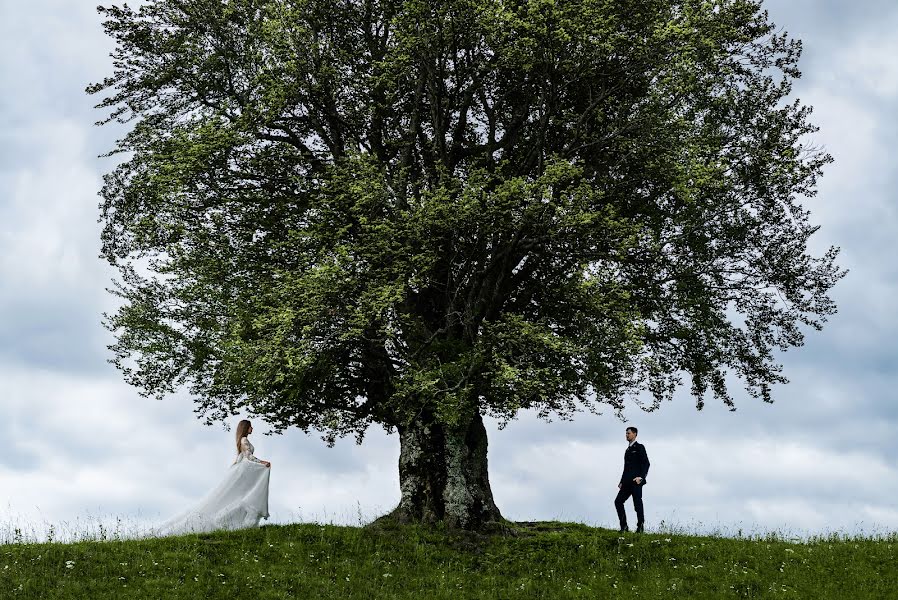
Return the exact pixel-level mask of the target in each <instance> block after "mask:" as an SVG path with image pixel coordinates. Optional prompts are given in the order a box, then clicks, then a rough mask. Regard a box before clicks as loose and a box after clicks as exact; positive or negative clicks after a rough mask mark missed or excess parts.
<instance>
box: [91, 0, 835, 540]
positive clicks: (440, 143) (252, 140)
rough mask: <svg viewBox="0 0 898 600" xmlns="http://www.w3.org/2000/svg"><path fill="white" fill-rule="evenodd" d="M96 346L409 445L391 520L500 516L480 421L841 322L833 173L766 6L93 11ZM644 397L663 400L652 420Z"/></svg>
mask: <svg viewBox="0 0 898 600" xmlns="http://www.w3.org/2000/svg"><path fill="white" fill-rule="evenodd" d="M99 10H100V12H101V13H102V14H104V15H105V23H104V26H105V30H106V32H107V33H108V34H109V35H110V36H112V38H114V40H115V42H116V47H115V51H114V53H113V55H112V56H113V59H114V73H113V75H112V76H111V77H109V78H107V79H105V80H104V81H103V82H101V83H98V84H94V85H91V86H90V87H88V92H89V93H100V92H104V93H105V94H106V96H105V98H104V99H103V100H102V101H101V102H100V104H99V105H98V107H99V108H103V109H107V110H108V111H109V112H108V113H107V117H106V118H105V119H104V120H103V121H101V123H108V122H110V121H114V120H115V121H119V122H122V123H132V124H133V127H132V128H131V129H130V130H129V132H128V133H127V134H126V135H125V136H124V137H123V138H122V139H121V140H120V141H119V142H118V143H117V144H116V146H115V148H114V149H113V151H112V152H111V153H110V154H122V155H123V162H121V164H120V165H119V166H118V167H117V168H115V170H113V171H112V172H110V173H109V174H108V175H107V176H106V177H105V185H104V187H103V190H102V198H103V201H102V202H101V205H100V208H101V213H102V217H101V221H102V222H103V224H104V229H103V233H102V256H103V257H105V258H106V259H107V260H108V261H109V262H110V263H111V264H113V265H115V266H116V267H117V268H118V269H119V272H120V279H119V280H117V281H116V282H115V287H114V290H113V291H114V293H116V294H117V295H118V296H119V297H120V298H121V300H122V302H121V307H120V308H119V309H118V310H117V312H115V313H114V314H113V315H111V316H110V315H106V321H105V324H106V326H107V327H108V328H110V329H111V330H112V331H113V332H114V333H115V335H116V342H115V344H113V345H112V346H110V348H111V349H112V350H113V351H114V355H115V358H114V359H113V362H114V363H115V364H116V365H117V366H118V367H119V368H120V369H121V370H122V372H123V375H124V377H125V379H126V380H127V381H128V382H129V383H131V384H133V385H135V386H137V387H138V388H139V389H140V390H141V392H142V393H143V394H144V395H155V396H159V397H162V396H165V395H167V394H169V393H172V392H174V391H175V390H177V389H180V388H183V387H187V388H188V389H189V391H190V392H191V393H192V395H193V396H194V397H195V399H196V403H197V409H196V410H197V412H198V413H199V414H200V415H201V416H203V417H205V418H206V420H207V422H212V421H214V420H217V419H222V418H226V417H230V416H232V415H234V414H237V413H239V412H247V413H249V414H252V415H253V416H256V417H259V418H262V419H264V420H265V421H266V422H267V423H268V424H270V425H271V427H272V428H273V430H274V431H275V432H278V433H280V432H283V431H285V430H287V429H288V428H291V427H296V428H299V429H301V430H303V431H305V432H308V431H309V430H312V429H314V430H317V431H319V432H321V433H322V435H323V437H324V439H325V440H326V441H328V443H330V444H333V443H334V440H335V439H337V438H338V437H342V436H346V435H349V434H354V435H355V436H356V438H357V441H358V443H361V441H362V436H363V435H364V433H365V431H366V429H367V428H368V427H369V426H370V425H372V424H376V425H380V426H383V427H385V428H386V429H387V431H391V432H392V431H396V432H398V434H399V439H400V446H401V454H400V459H399V474H400V482H401V491H402V499H401V502H400V504H399V506H398V507H397V509H396V510H395V511H394V512H393V513H392V516H393V517H395V518H398V519H399V520H400V521H425V522H433V521H439V520H442V521H445V522H446V523H448V524H449V525H450V526H455V527H463V528H481V527H486V526H488V525H489V524H490V523H493V522H497V521H500V520H501V515H500V512H499V510H498V509H497V507H496V505H495V503H494V501H493V498H492V493H491V490H490V485H489V479H488V474H487V435H486V430H485V428H484V425H483V421H482V417H483V416H484V415H490V416H492V417H495V418H497V419H498V420H499V422H500V423H501V424H502V425H503V426H504V424H507V423H508V421H509V420H511V419H513V418H514V417H515V415H516V414H517V413H518V411H520V410H522V409H530V410H535V411H536V412H537V413H538V414H539V415H540V416H541V417H546V418H550V417H556V418H557V417H560V418H565V419H567V418H572V417H573V415H574V414H575V413H576V412H578V411H581V410H591V411H593V412H601V409H603V407H606V406H610V407H611V408H612V409H613V410H614V411H616V412H617V413H618V414H621V411H623V409H624V406H625V402H626V400H627V399H628V398H632V399H634V400H636V402H637V403H639V405H640V406H641V407H642V408H643V409H644V410H654V409H655V408H657V407H658V406H659V405H660V404H661V403H662V402H663V401H665V400H667V399H670V397H671V396H672V394H673V392H674V390H675V389H676V388H677V387H678V386H679V385H681V384H682V383H683V376H684V375H688V376H689V378H690V380H691V390H692V393H693V395H694V397H695V398H696V402H697V407H698V408H699V409H701V407H702V406H703V401H704V400H703V398H704V396H705V393H706V391H707V390H708V388H710V390H711V391H712V392H713V395H714V396H716V397H717V398H718V399H720V400H722V401H723V402H725V403H726V404H727V405H729V406H730V407H732V408H735V407H734V406H733V399H732V397H731V396H730V393H729V391H728V389H727V386H726V385H725V379H724V376H725V374H726V372H727V371H730V372H732V373H735V374H736V375H738V376H739V377H740V378H743V379H744V381H745V386H746V389H747V390H748V392H749V393H750V394H751V395H752V396H753V397H760V398H762V399H763V400H764V401H766V402H770V401H771V392H770V386H771V385H772V384H776V383H787V379H786V378H785V377H783V376H782V375H781V374H780V373H781V371H782V367H781V365H778V364H777V363H776V361H775V360H774V358H773V356H772V350H773V348H774V347H778V348H780V349H781V350H786V349H787V348H788V347H790V346H800V345H801V344H802V343H803V333H802V332H801V331H800V329H799V324H805V325H810V326H812V327H813V328H815V329H820V328H821V326H822V323H823V322H825V321H826V316H827V315H830V314H833V313H834V312H835V306H834V304H833V302H832V301H831V300H830V299H829V298H828V296H827V292H828V291H829V289H830V288H832V287H833V286H834V285H835V283H836V282H837V280H838V279H840V278H841V277H842V276H843V275H844V274H845V271H840V270H839V269H838V267H837V266H836V265H835V262H834V261H835V259H836V257H837V254H838V248H830V249H829V250H828V251H827V252H826V253H825V254H824V255H823V256H821V257H814V256H811V255H810V254H809V252H808V239H809V237H810V236H811V235H812V234H813V233H814V232H815V231H816V230H817V229H818V227H817V226H812V225H811V224H810V222H809V218H808V217H809V212H808V211H807V210H806V209H804V208H803V207H802V206H801V205H800V203H799V200H800V199H801V198H802V197H807V198H809V197H812V196H813V195H814V194H815V189H816V180H817V178H818V177H819V176H820V174H821V172H822V168H823V166H824V165H825V164H826V163H828V162H829V161H830V160H831V158H830V156H829V155H827V154H825V153H824V152H823V151H822V150H820V149H818V148H815V147H813V146H811V145H808V136H809V135H810V134H812V133H813V132H814V131H816V128H815V127H814V126H813V125H812V124H810V123H809V121H808V117H809V113H810V108H808V107H806V106H803V105H801V104H800V103H799V101H797V100H795V101H791V102H789V101H787V97H788V96H789V94H790V92H791V82H792V81H793V80H794V79H795V78H797V77H799V76H800V72H799V71H798V69H797V61H798V58H799V54H800V49H801V45H800V42H799V41H795V40H791V39H790V38H789V37H788V36H787V34H785V33H777V32H776V30H775V28H774V25H773V24H772V23H770V22H769V20H768V15H767V13H766V12H764V11H762V10H761V6H760V2H759V1H753V0H717V1H715V2H710V1H706V0H679V1H671V0H663V1H662V0H632V1H623V2H621V1H615V2H609V1H607V0H570V1H562V0H446V1H440V2H436V1H433V0H154V1H151V2H149V3H147V4H146V5H144V6H142V7H141V8H140V9H139V10H134V9H131V8H128V7H127V6H123V7H110V8H103V7H101V8H100V9H99ZM644 391H649V392H650V393H651V397H652V398H653V400H652V401H650V402H646V401H643V400H641V398H642V397H643V396H641V395H639V393H640V392H644Z"/></svg>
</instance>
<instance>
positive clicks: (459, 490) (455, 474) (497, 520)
mask: <svg viewBox="0 0 898 600" xmlns="http://www.w3.org/2000/svg"><path fill="white" fill-rule="evenodd" d="M399 444H400V451H399V486H400V488H401V490H402V498H401V500H400V501H399V506H397V507H396V509H395V510H394V511H393V512H392V513H391V514H390V515H387V518H392V519H396V520H397V521H399V522H400V523H412V522H418V523H436V522H439V521H443V522H444V523H445V524H446V525H447V526H448V527H450V528H453V529H467V530H483V529H491V528H493V527H495V526H498V525H500V524H501V523H502V522H503V519H502V515H501V514H500V513H499V509H498V508H496V504H495V502H493V492H492V490H491V489H490V482H489V475H488V473H487V461H486V449H487V437H486V428H485V427H484V426H483V419H482V418H481V416H480V414H479V413H478V414H475V415H474V417H473V418H472V419H471V420H470V421H467V422H464V423H462V424H460V425H459V426H457V427H450V426H447V425H444V424H441V423H437V422H436V421H435V420H434V419H433V417H432V415H429V414H423V413H422V415H421V416H420V417H419V418H418V419H417V420H416V421H414V422H413V423H412V424H411V425H409V426H407V427H401V428H400V429H399Z"/></svg>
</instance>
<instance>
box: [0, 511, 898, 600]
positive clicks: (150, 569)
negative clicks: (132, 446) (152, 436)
mask: <svg viewBox="0 0 898 600" xmlns="http://www.w3.org/2000/svg"><path fill="white" fill-rule="evenodd" d="M102 538H106V539H102ZM896 549H898V534H888V535H884V536H878V537H875V538H873V537H866V538H859V537H848V536H842V535H837V534H834V535H829V536H827V537H817V538H810V539H806V540H802V541H794V540H789V539H783V538H782V537H780V536H778V535H776V534H768V535H765V536H755V537H745V538H738V537H737V538H729V537H715V536H698V535H689V534H688V533H683V532H677V533H673V532H661V533H658V532H655V533H652V532H648V533H645V534H635V533H623V534H622V533H619V532H617V531H614V530H609V529H601V528H594V527H588V526H586V525H581V524H575V523H562V522H539V523H518V524H514V525H513V527H512V528H511V530H510V531H509V533H507V534H504V535H493V536H480V535H472V534H459V533H453V532H449V531H445V530H442V529H440V528H439V527H436V528H424V527H418V526H401V527H400V526H378V527H354V526H336V525H320V524H317V523H304V524H295V525H266V526H263V527H261V528H259V529H252V530H243V531H234V532H217V533H212V534H204V535H188V536H182V537H173V538H162V539H122V537H121V536H120V535H119V534H118V532H108V531H105V530H103V531H102V532H101V539H93V540H82V541H76V542H68V543H62V542H57V541H50V542H47V541H45V542H42V543H35V542H29V541H26V540H24V539H13V540H11V543H5V544H3V545H0V598H3V599H7V598H10V599H11V598H41V599H47V600H49V599H53V598H90V599H91V600H107V599H108V600H112V599H115V600H124V599H127V598H140V599H172V600H174V599H178V600H188V599H190V600H198V599H200V598H222V599H224V598H227V599H229V600H233V599H236V598H240V599H247V600H249V599H252V600H262V599H269V598H270V599H275V598H277V599H280V598H303V599H306V598H314V599H325V598H340V599H346V598H360V599H362V598H364V599H373V598H391V599H405V598H408V599H412V598H415V599H420V598H422V597H424V598H426V599H427V600H438V599H446V600H449V599H453V600H456V599H475V598H483V599H487V598H489V599H512V598H522V599H523V598H527V599H532V598H590V599H595V598H639V597H642V598H693V597H703V598H814V599H825V598H832V599H844V598H851V599H852V600H857V599H860V598H876V599H883V598H898V569H896V566H895V565H896V562H895V560H896Z"/></svg>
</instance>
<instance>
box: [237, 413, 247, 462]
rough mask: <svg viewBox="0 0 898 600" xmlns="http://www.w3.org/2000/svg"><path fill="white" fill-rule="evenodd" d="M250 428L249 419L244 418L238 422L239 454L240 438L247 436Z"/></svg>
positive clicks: (238, 449)
mask: <svg viewBox="0 0 898 600" xmlns="http://www.w3.org/2000/svg"><path fill="white" fill-rule="evenodd" d="M248 430H249V421H247V420H246V419H243V420H242V421H240V422H239V423H237V454H240V440H242V439H243V438H244V437H246V432H247V431H248Z"/></svg>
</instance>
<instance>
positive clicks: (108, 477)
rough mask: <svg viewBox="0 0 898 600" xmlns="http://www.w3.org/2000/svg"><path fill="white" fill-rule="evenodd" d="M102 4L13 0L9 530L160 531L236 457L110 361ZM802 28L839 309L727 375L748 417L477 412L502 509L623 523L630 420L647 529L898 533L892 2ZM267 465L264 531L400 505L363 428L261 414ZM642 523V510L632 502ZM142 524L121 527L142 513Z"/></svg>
mask: <svg viewBox="0 0 898 600" xmlns="http://www.w3.org/2000/svg"><path fill="white" fill-rule="evenodd" d="M93 5H94V3H91V2H81V1H74V0H68V1H64V0H30V1H29V2H13V1H12V0H0V92H2V93H0V444H2V447H0V543H2V542H3V541H8V539H9V538H10V536H11V535H12V532H13V530H14V529H15V528H20V529H22V530H23V531H24V532H25V533H26V535H32V536H33V537H36V538H40V537H41V536H46V535H47V531H48V529H49V527H50V526H51V525H52V526H53V527H54V529H55V531H56V532H57V533H56V535H57V536H58V535H60V534H68V535H71V536H76V535H78V534H79V533H82V534H83V533H84V532H87V531H88V530H92V528H94V529H95V528H97V527H98V526H99V524H103V523H105V524H107V526H108V524H109V523H113V522H115V521H116V520H117V519H119V520H121V521H122V522H123V523H125V524H126V525H125V526H135V527H136V526H138V525H140V524H144V523H153V522H158V521H161V520H162V519H164V518H166V517H168V516H170V515H172V514H174V513H176V512H179V511H180V510H181V509H183V508H185V507H186V506H189V505H190V504H191V503H192V502H194V501H196V500H198V499H200V498H201V497H202V495H203V494H204V493H205V492H206V491H208V490H209V489H211V488H212V487H213V486H214V485H215V484H216V483H217V482H218V481H219V480H220V479H221V478H222V477H223V476H224V473H225V471H226V469H227V468H228V466H229V465H230V463H231V461H232V460H233V439H232V433H231V432H230V431H228V430H227V429H226V426H227V425H228V424H230V425H231V426H233V425H235V424H236V422H237V420H239V418H240V417H235V418H234V419H233V420H232V421H231V422H230V423H220V424H216V425H214V426H211V427H210V426H206V425H203V423H202V422H201V421H199V420H198V419H197V418H196V417H195V415H194V413H193V407H194V405H193V402H192V400H191V399H190V398H189V397H188V396H187V395H186V394H183V393H182V394H178V395H175V396H173V397H170V398H166V399H164V400H162V401H158V400H153V399H147V398H142V397H141V396H139V395H138V393H137V391H136V390H135V389H133V388H131V387H129V386H127V385H126V384H125V383H123V381H122V379H121V376H120V373H119V372H118V371H116V369H115V368H114V367H113V366H112V365H110V364H109V363H108V362H107V359H108V358H110V356H111V353H110V352H109V351H108V350H107V348H106V346H107V345H108V344H109V343H111V341H112V337H111V334H110V333H109V332H108V331H106V330H105V329H104V328H103V327H102V326H101V324H100V322H101V319H102V313H103V312H104V311H110V310H112V309H113V308H114V306H115V303H114V298H113V297H112V296H111V295H110V294H109V293H107V292H106V288H107V287H109V286H110V283H111V281H112V278H113V277H114V273H113V272H112V270H111V269H110V268H109V267H108V266H107V265H106V263H105V262H104V261H102V260H101V259H100V258H99V257H98V254H99V246H100V242H99V231H100V225H99V224H98V223H97V219H98V216H99V212H98V209H97V204H98V201H99V198H98V196H97V192H98V190H99V188H100V186H101V184H102V175H103V174H104V173H106V172H108V171H109V170H111V169H112V167H113V165H114V162H113V159H110V158H98V155H100V154H102V153H103V152H105V151H107V150H108V149H110V148H111V146H112V143H113V142H114V140H115V138H116V137H117V136H118V135H119V134H120V133H121V130H118V131H117V130H115V129H114V128H110V127H102V128H100V127H95V126H94V125H93V123H94V121H96V120H98V119H99V118H100V116H101V113H100V112H99V111H96V110H94V109H93V108H92V106H93V104H94V103H95V99H94V98H92V97H89V96H87V95H86V94H85V93H84V88H85V86H86V85H87V84H88V83H90V82H94V81H98V80H100V79H102V78H103V77H104V76H106V75H108V74H109V73H110V72H111V69H110V64H109V58H108V53H109V52H110V51H111V45H110V42H109V40H107V39H106V38H105V36H104V34H103V32H102V29H101V27H100V18H99V16H98V15H97V14H96V13H95V10H94V7H93ZM765 7H766V8H767V10H769V11H770V14H771V17H772V19H773V21H774V22H775V23H777V25H778V26H779V27H780V28H781V29H784V30H786V31H788V32H789V33H790V34H791V35H792V36H793V37H797V38H799V39H801V40H802V41H803V44H804V55H803V59H802V62H801V65H800V66H801V69H802V71H803V77H802V78H801V79H800V80H799V81H798V82H797V84H796V86H795V90H794V93H793V97H796V98H800V99H801V101H802V102H803V103H806V104H810V105H811V106H813V107H814V115H813V121H814V122H815V123H816V124H817V125H819V126H820V131H819V132H818V133H816V134H815V135H814V137H813V142H814V143H816V144H818V145H820V146H822V147H823V148H825V149H826V150H827V151H828V152H829V153H831V154H832V155H833V156H834V158H835V163H834V164H832V165H829V166H828V167H827V169H826V171H825V173H824V176H823V178H822V179H821V181H820V185H819V194H818V195H817V196H816V197H814V198H811V199H808V200H806V201H805V206H807V207H808V208H809V209H810V210H811V215H812V216H811V218H812V221H813V222H815V223H817V224H819V225H821V229H820V230H819V231H818V232H817V233H816V234H815V236H814V237H812V239H811V242H810V248H811V250H812V252H813V253H814V255H816V256H819V255H822V254H823V252H825V250H826V249H827V248H829V247H830V246H839V247H841V249H842V252H841V255H840V258H839V261H838V264H839V266H840V267H842V268H847V269H849V270H850V273H849V274H848V275H847V277H845V278H844V279H842V280H841V282H840V283H839V284H838V285H837V287H836V288H835V289H834V290H833V292H832V297H833V299H834V300H835V301H836V303H837V305H838V307H839V312H838V314H836V315H835V316H833V317H831V318H830V320H829V322H828V323H827V324H826V326H825V327H824V330H823V331H821V332H817V331H813V330H807V329H805V332H806V334H807V337H806V342H805V345H804V346H803V347H800V348H793V349H791V350H790V351H789V352H786V353H780V354H779V358H780V361H781V362H782V364H783V365H784V374H785V375H786V376H787V377H788V378H789V379H790V383H789V384H788V385H785V386H775V387H774V388H773V393H774V399H775V403H774V404H772V405H768V404H764V403H762V402H761V401H759V400H755V399H753V398H751V397H749V396H748V395H747V394H746V393H745V392H744V391H741V387H740V386H739V381H738V380H735V379H734V380H732V382H731V389H732V390H733V392H734V393H735V398H736V401H737V407H738V410H737V411H736V412H730V411H729V410H727V408H726V407H724V406H722V405H720V404H719V403H718V402H716V401H713V400H711V401H709V402H708V404H707V405H706V407H705V408H704V410H702V411H701V412H698V411H696V409H695V403H694V400H693V399H692V398H690V396H689V393H688V389H685V388H684V389H682V390H680V392H678V394H677V395H676V396H675V398H674V400H673V401H672V402H670V403H666V404H664V405H663V406H662V407H661V408H660V409H659V410H658V411H656V412H654V413H644V412H642V411H640V410H639V409H638V408H637V407H635V406H632V407H630V408H628V410H627V412H626V418H627V422H626V423H624V422H622V421H620V420H618V419H617V418H616V417H615V416H614V415H613V413H611V412H609V413H607V414H605V415H602V416H596V415H590V414H581V415H579V416H578V417H577V418H576V419H575V420H573V421H570V422H552V423H545V422H544V421H540V420H538V419H537V418H536V417H535V415H533V414H530V413H523V414H521V415H520V416H519V418H518V419H517V420H516V421H514V422H512V423H511V424H510V425H509V426H508V427H506V428H505V429H502V430H499V429H498V427H497V424H496V422H494V421H489V420H488V421H487V428H488V432H489V444H490V445H489V470H490V481H491V483H492V489H493V494H494V496H495V499H496V502H497V504H498V506H499V508H500V510H501V511H502V513H503V515H504V516H505V517H506V518H509V519H512V520H517V521H521V520H564V521H577V522H582V523H586V524H589V525H593V526H598V527H616V526H617V520H616V515H615V511H614V506H613V500H614V496H615V494H616V493H617V482H618V480H619V477H620V472H621V467H622V459H623V451H624V448H625V446H626V441H625V440H624V429H625V427H626V426H627V425H635V426H637V427H638V428H639V441H640V442H642V443H643V444H644V445H645V447H646V449H647V452H648V455H649V458H650V460H651V464H652V466H651V469H650V473H649V478H648V480H649V483H648V485H647V486H646V487H645V489H644V502H645V507H646V525H647V528H648V529H649V530H656V531H657V530H683V531H691V532H702V533H715V532H717V533H722V534H725V535H738V532H740V531H742V532H744V533H746V534H748V533H764V532H771V531H776V532H781V533H786V534H788V535H794V536H799V537H801V536H813V535H827V534H830V533H844V534H851V535H878V534H884V533H888V532H893V531H896V530H898V502H896V501H895V498H896V497H898V442H896V437H898V402H896V399H898V391H896V390H898V344H896V343H895V340H896V339H898V312H896V311H895V310H894V308H893V307H894V306H895V302H894V300H893V299H894V298H895V297H896V293H898V261H896V260H895V259H896V258H898V235H896V234H898V203H896V200H898V198H896V191H895V190H898V182H896V177H898V169H896V166H898V165H896V162H898V159H896V156H898V154H896V153H895V151H894V150H895V148H896V146H898V119H895V118H894V117H895V115H896V114H898V60H896V59H895V58H894V57H895V56H898V38H896V37H895V35H894V31H896V28H898V4H896V3H894V2H893V1H891V0H888V1H886V0H867V1H865V2H849V1H847V0H770V1H768V2H766V3H765ZM254 426H255V434H254V435H253V443H254V444H255V447H256V454H257V456H259V457H261V458H264V459H267V460H270V461H271V462H272V463H273V468H272V474H271V487H270V512H271V520H270V521H271V522H273V523H289V522H298V521H302V522H310V521H317V522H332V523H338V524H356V525H357V524H359V523H364V522H368V521H370V520H371V519H373V518H375V517H376V516H378V515H380V514H383V513H385V512H388V511H389V510H391V509H392V508H393V507H394V506H395V505H396V504H397V503H398V500H399V485H398V472H397V461H398V456H399V443H398V439H397V438H396V436H388V435H386V434H385V432H383V430H380V429H377V428H372V429H371V430H369V432H368V435H367V436H366V438H365V441H364V443H363V445H362V446H357V445H356V444H355V442H354V440H353V439H352V438H349V439H346V440H342V441H339V442H338V443H337V444H336V446H335V447H333V448H328V447H327V446H326V445H325V444H324V443H323V442H322V441H321V440H320V438H319V437H318V436H316V435H314V434H310V435H306V434H303V433H302V432H301V431H298V430H294V431H288V432H287V433H286V434H284V435H281V436H265V435H260V434H264V433H265V432H266V431H268V428H267V426H266V425H265V424H264V423H262V422H258V421H257V422H255V423H254ZM628 510H629V513H630V519H631V521H632V520H633V518H634V517H633V511H632V504H629V505H628ZM128 524H130V525H128Z"/></svg>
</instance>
